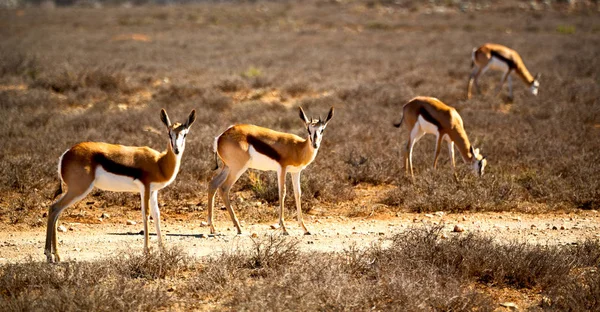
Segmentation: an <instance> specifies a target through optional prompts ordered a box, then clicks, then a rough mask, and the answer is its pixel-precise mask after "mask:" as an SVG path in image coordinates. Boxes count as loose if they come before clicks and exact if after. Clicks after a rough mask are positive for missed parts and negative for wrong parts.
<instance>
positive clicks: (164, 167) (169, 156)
mask: <svg viewBox="0 0 600 312" xmlns="http://www.w3.org/2000/svg"><path fill="white" fill-rule="evenodd" d="M181 154H182V153H179V156H178V155H175V153H174V152H173V148H172V147H171V143H170V142H169V144H168V145H167V150H166V151H165V152H163V153H162V154H161V156H160V158H159V159H158V167H159V168H160V171H161V173H162V174H163V176H164V177H165V178H167V179H169V178H171V177H172V176H173V175H174V174H177V171H179V164H180V162H181Z"/></svg>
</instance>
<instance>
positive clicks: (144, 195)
mask: <svg viewBox="0 0 600 312" xmlns="http://www.w3.org/2000/svg"><path fill="white" fill-rule="evenodd" d="M140 197H141V200H142V222H143V223H144V253H148V219H149V218H150V216H149V215H148V208H149V207H150V189H149V188H148V187H146V186H143V187H142V189H141V190H140Z"/></svg>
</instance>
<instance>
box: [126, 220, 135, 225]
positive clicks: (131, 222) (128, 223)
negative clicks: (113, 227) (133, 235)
mask: <svg viewBox="0 0 600 312" xmlns="http://www.w3.org/2000/svg"><path fill="white" fill-rule="evenodd" d="M136 224H137V223H136V222H135V221H133V220H127V225H136Z"/></svg>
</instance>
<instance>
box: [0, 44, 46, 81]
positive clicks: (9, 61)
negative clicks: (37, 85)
mask: <svg viewBox="0 0 600 312" xmlns="http://www.w3.org/2000/svg"><path fill="white" fill-rule="evenodd" d="M41 70H42V69H41V64H40V60H39V59H38V57H36V56H34V55H31V54H28V53H23V52H16V53H15V52H9V51H4V50H2V51H0V77H4V76H22V77H24V78H27V79H35V78H36V77H37V76H38V75H39V73H40V71H41Z"/></svg>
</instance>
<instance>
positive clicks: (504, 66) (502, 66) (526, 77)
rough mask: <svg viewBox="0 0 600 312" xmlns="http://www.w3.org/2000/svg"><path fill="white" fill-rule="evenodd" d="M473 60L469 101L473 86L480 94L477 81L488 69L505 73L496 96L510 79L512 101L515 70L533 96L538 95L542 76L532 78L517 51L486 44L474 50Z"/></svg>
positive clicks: (509, 88)
mask: <svg viewBox="0 0 600 312" xmlns="http://www.w3.org/2000/svg"><path fill="white" fill-rule="evenodd" d="M471 58H472V62H471V67H473V72H472V73H471V76H470V77H469V86H468V88H467V98H468V99H470V98H471V91H472V88H473V84H475V88H476V89H477V92H479V86H478V85H477V79H478V78H479V76H480V75H482V74H483V73H485V72H486V71H487V70H488V69H492V70H499V71H502V72H504V74H503V75H502V79H501V80H500V83H499V84H498V86H497V87H496V95H498V94H499V93H500V91H501V90H502V86H503V85H504V82H505V81H506V80H507V79H508V92H509V93H508V96H509V98H511V99H512V98H513V90H512V77H511V76H510V73H511V72H512V71H513V70H514V71H515V72H516V73H517V75H519V77H521V79H522V80H523V82H525V84H527V85H528V86H529V91H530V92H531V94H533V95H537V94H538V88H539V86H540V82H539V78H540V74H537V75H535V77H534V76H532V75H531V74H530V73H529V71H528V70H527V67H525V64H524V63H523V60H522V59H521V56H520V55H519V53H517V52H516V51H515V50H512V49H510V48H507V47H505V46H503V45H499V44H494V43H486V44H484V45H482V46H480V47H479V48H475V49H473V53H472V54H471Z"/></svg>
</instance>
